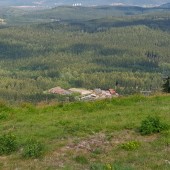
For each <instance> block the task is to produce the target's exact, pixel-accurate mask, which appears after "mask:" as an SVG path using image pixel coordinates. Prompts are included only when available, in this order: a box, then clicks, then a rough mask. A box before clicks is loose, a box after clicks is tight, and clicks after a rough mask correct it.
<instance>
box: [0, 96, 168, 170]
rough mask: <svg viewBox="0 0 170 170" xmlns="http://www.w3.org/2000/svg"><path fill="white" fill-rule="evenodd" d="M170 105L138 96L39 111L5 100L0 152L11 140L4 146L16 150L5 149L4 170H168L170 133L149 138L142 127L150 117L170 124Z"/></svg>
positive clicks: (44, 107) (0, 160)
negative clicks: (140, 131)
mask: <svg viewBox="0 0 170 170" xmlns="http://www.w3.org/2000/svg"><path fill="white" fill-rule="evenodd" d="M169 101H170V96H155V97H149V98H148V97H147V98H146V97H141V96H132V97H128V98H117V99H113V100H104V101H97V102H90V103H88V102H85V103H80V102H79V103H69V104H68V103H67V104H54V103H53V105H51V106H47V105H42V104H41V105H39V106H37V107H36V106H34V105H31V104H26V103H23V104H22V105H21V106H19V107H16V106H15V107H14V106H8V105H5V104H4V103H2V102H1V103H0V106H1V107H0V111H1V112H0V122H1V123H0V134H1V135H0V142H1V145H0V148H2V146H4V143H6V141H8V140H7V139H10V143H7V145H6V146H4V148H3V150H5V151H6V149H7V147H8V146H10V147H9V149H10V150H8V151H10V152H9V153H8V155H4V154H3V150H0V154H1V156H0V163H1V164H0V168H1V169H16V168H18V167H19V168H21V169H59V170H66V169H69V170H81V169H89V170H99V169H100V170H106V169H107V170H109V169H110V168H109V167H112V168H113V169H128V170H135V169H138V170H143V169H155V168H156V169H160V170H162V169H164V170H168V169H169V144H170V131H169V130H165V131H162V132H161V133H156V134H151V135H147V136H145V135H141V134H140V133H139V127H140V126H141V122H142V121H143V120H146V118H147V117H148V116H150V117H155V116H158V117H159V120H160V122H161V123H164V124H170V116H169V110H170V105H169ZM147 120H148V119H147ZM153 120H154V119H152V121H153ZM155 123H156V124H157V125H159V121H157V122H155ZM150 126H152V125H151V124H149V125H148V127H150ZM145 130H146V129H145ZM3 134H8V135H6V136H5V137H4V136H3ZM2 139H6V141H3V142H2ZM9 144H10V145H9ZM13 149H15V152H13ZM11 152H12V153H11ZM37 157H38V158H37ZM28 158H30V159H28Z"/></svg>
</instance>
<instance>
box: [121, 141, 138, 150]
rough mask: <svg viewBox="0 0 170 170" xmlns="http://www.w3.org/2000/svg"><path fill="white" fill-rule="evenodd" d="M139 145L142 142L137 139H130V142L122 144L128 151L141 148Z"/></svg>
mask: <svg viewBox="0 0 170 170" xmlns="http://www.w3.org/2000/svg"><path fill="white" fill-rule="evenodd" d="M139 146H140V143H139V142H137V141H130V142H127V143H123V144H121V148H122V149H125V150H127V151H131V150H136V149H138V148H139Z"/></svg>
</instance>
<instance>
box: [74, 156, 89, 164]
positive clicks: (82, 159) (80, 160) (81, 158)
mask: <svg viewBox="0 0 170 170" xmlns="http://www.w3.org/2000/svg"><path fill="white" fill-rule="evenodd" d="M74 160H75V161H76V162H77V163H80V164H88V159H87V158H86V157H84V156H76V157H75V158H74Z"/></svg>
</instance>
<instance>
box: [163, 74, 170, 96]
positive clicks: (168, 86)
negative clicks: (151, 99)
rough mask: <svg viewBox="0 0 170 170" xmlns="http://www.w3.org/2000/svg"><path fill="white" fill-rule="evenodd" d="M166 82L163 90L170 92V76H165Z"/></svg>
mask: <svg viewBox="0 0 170 170" xmlns="http://www.w3.org/2000/svg"><path fill="white" fill-rule="evenodd" d="M164 81H165V83H164V84H163V86H162V87H163V92H165V93H170V77H167V78H165V80H164Z"/></svg>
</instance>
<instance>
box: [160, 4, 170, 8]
mask: <svg viewBox="0 0 170 170" xmlns="http://www.w3.org/2000/svg"><path fill="white" fill-rule="evenodd" d="M160 7H161V8H170V3H166V4H163V5H161V6H160Z"/></svg>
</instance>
